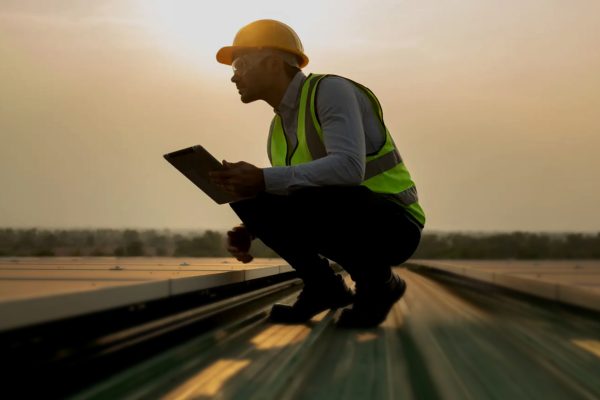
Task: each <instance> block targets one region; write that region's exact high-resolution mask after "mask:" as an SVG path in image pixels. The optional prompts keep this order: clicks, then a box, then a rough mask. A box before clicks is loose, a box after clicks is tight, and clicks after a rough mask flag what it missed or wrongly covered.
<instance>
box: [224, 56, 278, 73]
mask: <svg viewBox="0 0 600 400" xmlns="http://www.w3.org/2000/svg"><path fill="white" fill-rule="evenodd" d="M270 55H271V53H268V52H260V53H248V54H244V55H241V56H239V57H236V58H235V59H234V60H233V62H232V63H231V68H232V69H233V73H234V74H238V75H244V74H245V73H246V72H248V71H249V70H251V69H252V68H254V67H255V66H256V65H257V64H258V63H260V62H261V61H262V60H264V59H265V58H266V57H268V56H270Z"/></svg>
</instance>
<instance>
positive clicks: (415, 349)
mask: <svg viewBox="0 0 600 400" xmlns="http://www.w3.org/2000/svg"><path fill="white" fill-rule="evenodd" d="M399 273H400V274H401V275H402V276H403V277H404V278H405V279H406V280H407V282H408V290H407V293H406V295H405V296H404V297H403V299H402V300H401V301H400V302H398V303H397V304H396V305H395V306H394V308H393V310H392V312H391V313H390V315H389V317H388V319H387V320H386V321H385V322H384V324H383V325H382V326H380V327H378V328H376V329H369V330H341V329H338V328H336V326H335V320H336V318H337V315H338V314H339V312H340V311H339V310H337V311H331V312H324V313H322V314H321V315H319V316H317V317H315V318H314V319H313V321H311V322H310V323H309V324H304V325H280V324H272V323H269V322H267V321H266V320H265V316H266V314H265V313H263V314H261V315H262V317H260V318H256V317H251V316H249V317H248V318H247V319H242V320H240V321H238V322H236V323H233V324H231V325H229V326H226V327H223V328H222V329H219V330H218V331H212V332H208V333H205V334H203V335H200V336H199V337H197V338H195V339H193V340H191V341H189V342H186V343H181V344H179V345H177V346H176V347H174V348H173V349H172V350H170V351H168V352H165V353H163V354H160V355H158V356H156V357H153V358H152V359H150V360H148V361H147V362H145V363H143V364H140V365H137V366H136V367H134V368H132V369H129V370H127V371H125V372H123V373H120V374H118V375H116V376H114V377H112V378H111V379H109V380H107V381H105V382H103V383H101V384H99V385H97V386H95V387H93V388H90V389H89V390H88V391H86V392H83V393H81V394H80V395H78V396H76V398H78V399H116V398H119V399H121V398H125V399H157V398H164V399H209V398H231V399H461V400H462V399H598V398H600V379H599V377H600V320H599V318H598V315H597V314H586V313H578V312H576V310H573V309H569V308H565V307H563V306H560V305H558V304H553V303H550V302H546V301H541V300H539V301H535V300H531V299H524V298H518V297H513V296H510V295H507V294H506V292H504V291H501V290H495V289H494V288H492V287H490V286H478V285H477V284H473V283H468V284H462V283H455V282H454V283H453V282H452V281H440V280H438V279H439V278H436V279H431V278H429V277H427V276H423V275H420V274H418V273H416V272H412V271H408V270H401V271H399ZM287 301H289V302H291V301H293V297H291V298H289V299H288V300H287Z"/></svg>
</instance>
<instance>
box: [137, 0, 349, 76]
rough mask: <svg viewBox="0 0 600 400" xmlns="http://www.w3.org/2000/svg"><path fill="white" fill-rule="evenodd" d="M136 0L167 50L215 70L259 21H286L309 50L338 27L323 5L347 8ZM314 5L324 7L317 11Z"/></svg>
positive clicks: (266, 0) (268, 1) (264, 0)
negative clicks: (219, 57)
mask: <svg viewBox="0 0 600 400" xmlns="http://www.w3.org/2000/svg"><path fill="white" fill-rule="evenodd" d="M135 4H136V7H137V9H138V10H139V12H140V14H141V15H142V17H143V19H144V24H145V25H147V26H148V29H149V31H150V33H151V34H152V35H153V37H154V40H156V41H157V42H159V43H161V46H162V47H163V48H165V50H167V51H169V52H170V53H171V54H172V55H173V56H175V57H177V58H180V59H182V60H184V61H186V62H192V63H194V64H195V65H197V66H200V67H201V68H202V69H210V70H215V71H216V70H222V66H220V65H219V64H218V63H217V62H216V59H215V54H216V52H217V50H218V49H219V48H221V47H222V46H227V45H230V44H232V42H233V38H234V36H235V34H236V32H237V31H238V30H239V29H240V28H241V27H242V26H244V25H246V24H248V23H250V22H252V21H254V20H257V19H263V18H271V19H277V20H280V21H282V22H284V23H287V24H288V25H290V26H292V28H293V29H294V30H295V31H296V33H298V35H299V36H300V38H301V40H302V42H303V45H304V47H305V50H306V51H307V52H308V53H310V52H311V50H313V49H314V48H315V47H316V45H317V43H320V42H322V39H323V37H325V36H330V35H323V31H324V29H329V30H332V29H334V28H333V26H334V23H333V22H332V21H331V20H329V21H327V20H326V17H325V16H326V15H327V14H328V13H327V12H324V10H323V8H324V7H325V8H327V10H325V11H328V10H329V9H330V8H333V7H338V11H337V12H336V13H337V14H340V13H341V11H340V10H342V11H343V10H344V9H345V8H344V7H342V6H343V4H342V3H341V1H340V2H338V1H332V2H330V3H329V4H327V5H326V6H324V5H322V4H320V5H318V1H316V0H310V1H306V2H304V3H302V6H301V7H300V6H298V5H295V6H293V5H291V4H290V3H285V2H281V1H277V0H256V1H252V2H248V1H226V2H210V3H209V2H200V1H193V0H178V1H177V0H172V1H167V0H143V1H142V0H139V1H137V2H136V3H135ZM317 5H318V8H316V7H317ZM315 9H319V10H320V11H319V12H318V13H316V12H314V10H315ZM342 20H343V19H342ZM332 40H333V38H332ZM309 57H310V55H309Z"/></svg>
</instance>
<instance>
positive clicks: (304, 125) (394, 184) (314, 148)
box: [267, 74, 425, 226]
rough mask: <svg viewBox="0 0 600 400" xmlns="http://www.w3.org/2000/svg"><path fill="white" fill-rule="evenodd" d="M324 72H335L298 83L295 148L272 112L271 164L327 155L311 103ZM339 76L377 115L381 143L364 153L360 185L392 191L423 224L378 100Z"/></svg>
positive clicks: (291, 163) (415, 192)
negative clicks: (367, 102) (378, 146)
mask: <svg viewBox="0 0 600 400" xmlns="http://www.w3.org/2000/svg"><path fill="white" fill-rule="evenodd" d="M326 76H335V75H314V74H310V75H309V76H308V77H307V78H306V80H305V81H304V84H303V85H302V89H301V91H300V103H299V105H300V106H299V109H298V121H297V141H296V147H295V148H291V146H289V143H288V142H287V136H286V135H285V131H284V128H283V124H282V121H281V117H280V116H279V115H278V114H276V115H275V116H274V118H273V121H272V122H271V129H270V131H269V141H268V146H267V153H268V155H269V161H270V162H271V165H272V166H289V165H298V164H302V163H305V162H310V161H312V160H316V159H318V158H322V157H325V156H326V155H327V150H326V148H325V144H324V142H323V130H322V128H321V124H320V123H319V120H318V117H317V113H316V106H315V99H316V92H317V85H318V83H319V82H320V81H321V79H323V78H324V77H326ZM343 79H346V80H348V81H349V82H351V83H353V84H354V85H355V86H357V87H358V88H359V89H361V90H362V91H363V92H364V93H365V94H366V95H367V98H368V99H369V101H370V102H371V104H372V106H373V110H374V111H375V112H376V114H377V116H378V117H379V121H380V126H381V133H382V135H384V136H385V140H384V143H383V145H382V146H381V147H380V148H379V149H378V150H377V151H376V152H374V153H371V154H367V155H366V163H365V176H364V178H363V182H362V183H361V185H364V186H366V187H368V188H369V189H371V190H372V191H374V192H377V193H385V194H389V195H392V196H393V197H395V198H396V199H398V200H399V202H400V204H402V205H403V206H404V207H405V208H406V209H407V211H408V212H409V213H410V214H411V215H412V216H413V217H414V219H416V220H417V221H418V222H419V224H420V225H422V226H423V225H425V213H424V212H423V209H422V208H421V206H420V205H419V203H418V195H417V189H416V187H415V184H414V182H413V181H412V179H411V177H410V174H409V172H408V170H407V169H406V167H405V165H404V163H403V161H402V157H401V156H400V153H399V152H398V150H397V148H396V145H395V144H394V141H393V139H392V136H391V134H390V133H389V131H388V129H387V128H386V126H385V123H384V121H383V110H382V108H381V104H380V103H379V100H378V99H377V97H376V96H375V94H374V93H373V92H371V90H369V89H368V88H367V87H365V86H363V85H361V84H359V83H357V82H354V81H352V80H350V79H347V78H343Z"/></svg>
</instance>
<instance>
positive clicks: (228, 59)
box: [217, 46, 308, 68]
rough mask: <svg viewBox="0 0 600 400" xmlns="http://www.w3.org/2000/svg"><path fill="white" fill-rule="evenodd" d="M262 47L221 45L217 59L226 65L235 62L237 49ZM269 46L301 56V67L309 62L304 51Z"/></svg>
mask: <svg viewBox="0 0 600 400" xmlns="http://www.w3.org/2000/svg"><path fill="white" fill-rule="evenodd" d="M259 48H260V47H252V46H225V47H221V48H220V49H219V51H218V52H217V61H218V62H220V63H221V64H225V65H231V63H233V52H234V51H236V50H245V49H247V50H251V49H255V50H256V49H259ZM268 48H271V49H277V50H282V51H286V52H288V53H293V54H295V55H296V56H298V58H299V60H298V61H299V67H300V68H304V67H305V66H306V65H307V64H308V57H307V56H306V54H304V53H300V52H296V51H290V50H289V49H284V48H278V47H271V46H269V47H268Z"/></svg>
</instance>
